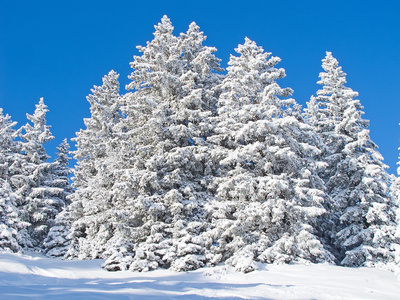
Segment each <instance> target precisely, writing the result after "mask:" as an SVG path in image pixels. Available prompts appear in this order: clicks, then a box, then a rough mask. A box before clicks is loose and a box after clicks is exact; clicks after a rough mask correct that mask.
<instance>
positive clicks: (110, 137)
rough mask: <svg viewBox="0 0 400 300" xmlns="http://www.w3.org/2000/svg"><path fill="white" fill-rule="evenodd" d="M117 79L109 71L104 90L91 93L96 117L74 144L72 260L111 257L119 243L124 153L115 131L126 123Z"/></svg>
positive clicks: (91, 110) (105, 77) (71, 209)
mask: <svg viewBox="0 0 400 300" xmlns="http://www.w3.org/2000/svg"><path fill="white" fill-rule="evenodd" d="M118 77H119V74H117V73H116V72H114V71H110V72H109V73H108V75H106V76H104V77H103V85H101V86H94V88H93V89H92V90H91V91H92V94H90V95H89V96H88V97H87V100H88V102H89V103H90V113H91V116H90V118H87V119H84V122H85V125H86V129H81V130H80V131H79V132H78V133H77V136H76V137H75V138H74V139H73V140H74V141H75V142H76V148H77V150H76V151H74V152H73V156H74V158H75V159H76V160H77V166H76V168H75V172H74V177H73V187H74V188H75V189H76V190H75V192H74V193H73V194H72V195H71V196H70V199H71V201H72V203H71V205H70V209H69V211H70V212H69V214H70V218H71V220H72V224H71V234H70V237H69V238H70V239H71V246H70V248H69V250H68V253H67V256H68V257H69V258H75V257H77V258H80V259H95V258H107V257H108V254H107V251H109V249H110V247H111V246H112V245H113V243H114V240H115V239H118V235H119V234H118V230H119V227H120V225H119V224H120V221H119V219H118V213H117V199H115V197H114V195H113V193H112V186H113V184H114V182H115V178H114V166H115V164H116V163H117V162H118V159H117V158H118V151H119V148H120V146H119V145H118V144H116V143H115V142H114V140H115V137H116V133H115V132H114V126H115V125H116V124H118V122H119V121H120V118H121V113H120V105H121V104H120V101H121V97H120V95H119V81H118Z"/></svg>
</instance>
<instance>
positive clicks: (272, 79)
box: [209, 38, 332, 272]
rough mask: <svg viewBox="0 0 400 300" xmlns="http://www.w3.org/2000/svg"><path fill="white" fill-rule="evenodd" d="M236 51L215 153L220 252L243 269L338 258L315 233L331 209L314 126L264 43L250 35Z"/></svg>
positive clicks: (223, 99)
mask: <svg viewBox="0 0 400 300" xmlns="http://www.w3.org/2000/svg"><path fill="white" fill-rule="evenodd" d="M235 50H236V52H237V53H238V54H239V56H238V57H236V56H231V58H230V61H229V67H228V74H227V76H226V77H225V79H224V80H223V82H222V84H221V86H220V89H221V91H222V94H221V96H220V98H219V108H218V113H219V114H218V116H217V118H216V132H215V135H214V136H212V137H211V138H209V140H210V141H212V142H213V143H214V144H215V145H216V147H215V149H214V151H213V153H212V156H213V157H216V158H217V159H216V160H217V161H220V168H219V169H218V171H217V172H218V178H217V179H216V180H215V183H216V185H215V187H214V189H215V192H216V195H217V196H218V201H216V202H215V203H214V209H213V210H214V211H213V217H214V218H215V220H214V227H215V228H214V230H213V233H214V239H215V246H214V251H215V252H217V253H219V254H220V260H221V261H223V260H226V259H227V262H228V263H229V264H231V265H234V266H236V268H237V269H238V270H241V271H244V272H248V271H252V270H254V269H255V261H261V262H268V263H272V262H277V263H278V262H291V261H301V260H307V261H312V262H322V261H331V260H332V256H331V254H330V253H329V252H328V251H326V250H324V249H323V247H322V244H321V243H320V241H319V240H318V238H317V237H316V236H315V229H314V227H315V225H316V221H317V217H319V216H321V215H322V214H323V213H324V211H325V210H324V208H323V206H322V205H323V202H324V197H325V195H324V192H323V188H322V181H321V180H320V179H319V177H318V176H317V174H316V172H315V168H316V165H315V164H314V163H313V162H312V159H313V157H314V156H315V154H317V153H318V152H319V151H318V149H317V148H316V147H315V146H314V144H316V141H315V137H314V136H315V134H314V131H313V130H312V128H311V127H310V126H308V125H306V124H304V122H302V118H301V114H300V107H299V105H298V104H297V103H296V102H295V100H294V99H282V98H281V97H287V96H289V95H290V94H291V93H292V90H291V89H290V88H281V87H280V86H279V85H278V84H277V83H276V80H277V79H279V78H283V77H284V76H285V71H284V69H282V68H280V69H277V68H275V66H276V65H277V64H278V63H279V62H280V58H278V57H270V54H271V53H267V52H264V50H263V48H262V47H259V46H257V45H256V43H255V42H253V41H251V40H249V39H248V38H246V40H245V43H244V45H239V46H238V48H237V49H235Z"/></svg>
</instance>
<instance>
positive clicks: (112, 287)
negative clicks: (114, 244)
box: [0, 253, 400, 300]
mask: <svg viewBox="0 0 400 300" xmlns="http://www.w3.org/2000/svg"><path fill="white" fill-rule="evenodd" d="M102 262H103V261H102V260H91V261H89V260H87V261H63V260H57V259H49V258H46V257H44V256H42V255H41V254H37V253H28V254H24V255H21V254H10V253H0V299H26V298H29V299H111V298H112V299H386V300H389V299H400V281H398V280H397V279H396V276H395V275H394V274H393V273H391V272H389V271H385V270H380V269H368V268H343V267H337V266H332V265H328V264H320V265H307V266H305V265H260V266H259V267H260V269H259V270H258V271H254V272H251V273H248V274H243V273H237V272H235V271H234V270H233V269H232V268H231V267H227V266H218V267H214V268H203V269H200V270H197V271H192V272H187V273H177V272H172V271H168V270H156V271H151V272H147V273H138V272H107V271H105V270H103V269H102V268H101V264H102Z"/></svg>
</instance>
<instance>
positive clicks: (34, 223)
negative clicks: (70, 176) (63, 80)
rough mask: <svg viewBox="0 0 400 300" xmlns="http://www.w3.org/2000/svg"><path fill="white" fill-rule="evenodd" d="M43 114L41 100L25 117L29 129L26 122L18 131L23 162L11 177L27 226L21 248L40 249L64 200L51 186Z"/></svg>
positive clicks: (44, 113) (43, 106) (48, 128)
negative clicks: (16, 184)
mask: <svg viewBox="0 0 400 300" xmlns="http://www.w3.org/2000/svg"><path fill="white" fill-rule="evenodd" d="M47 112H48V109H47V106H46V105H45V104H44V101H43V98H41V99H40V101H39V103H38V104H37V105H36V110H35V112H34V114H33V115H29V114H27V118H28V120H29V121H30V122H32V125H33V126H32V125H31V124H29V123H27V124H26V125H24V126H22V127H21V128H20V129H19V130H18V133H19V136H20V137H21V139H22V140H23V142H22V144H21V150H22V154H23V161H22V163H21V165H20V166H21V170H20V172H21V173H20V174H17V175H14V176H13V178H12V181H14V183H16V182H19V184H18V188H17V191H16V193H17V200H18V210H19V214H20V217H21V219H22V220H23V221H25V222H27V223H29V224H30V225H29V226H28V227H26V228H25V233H24V234H26V236H27V240H25V241H24V246H25V247H33V248H35V249H41V248H42V247H43V242H44V239H45V238H46V236H47V233H48V231H49V229H50V228H51V227H52V226H53V225H54V219H55V217H56V215H57V214H58V213H59V212H60V211H61V210H62V208H63V207H64V201H63V200H62V198H60V197H62V194H63V192H64V191H63V189H60V188H58V187H55V186H54V185H53V174H52V169H53V166H54V163H49V162H47V160H48V159H49V156H48V155H47V153H46V150H45V148H44V144H45V143H48V142H50V141H51V140H52V139H53V138H54V137H53V136H52V135H51V132H50V126H48V125H46V113H47Z"/></svg>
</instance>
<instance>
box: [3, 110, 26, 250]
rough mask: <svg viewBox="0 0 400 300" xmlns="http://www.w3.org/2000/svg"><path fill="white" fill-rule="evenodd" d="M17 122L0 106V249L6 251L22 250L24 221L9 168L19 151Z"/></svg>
mask: <svg viewBox="0 0 400 300" xmlns="http://www.w3.org/2000/svg"><path fill="white" fill-rule="evenodd" d="M15 125H16V122H12V121H11V117H10V116H9V115H5V116H4V115H3V109H2V108H0V249H1V250H4V251H12V252H18V251H21V246H20V245H19V233H18V231H19V229H21V228H23V225H24V224H23V223H22V222H21V221H20V220H19V218H18V211H17V208H16V203H15V198H14V196H13V193H12V189H11V185H10V176H11V174H10V172H9V168H10V166H11V165H12V164H13V162H14V160H15V159H16V156H17V155H18V153H19V148H18V143H17V142H16V141H15V137H16V131H15V130H14V129H13V128H14V126H15Z"/></svg>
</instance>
